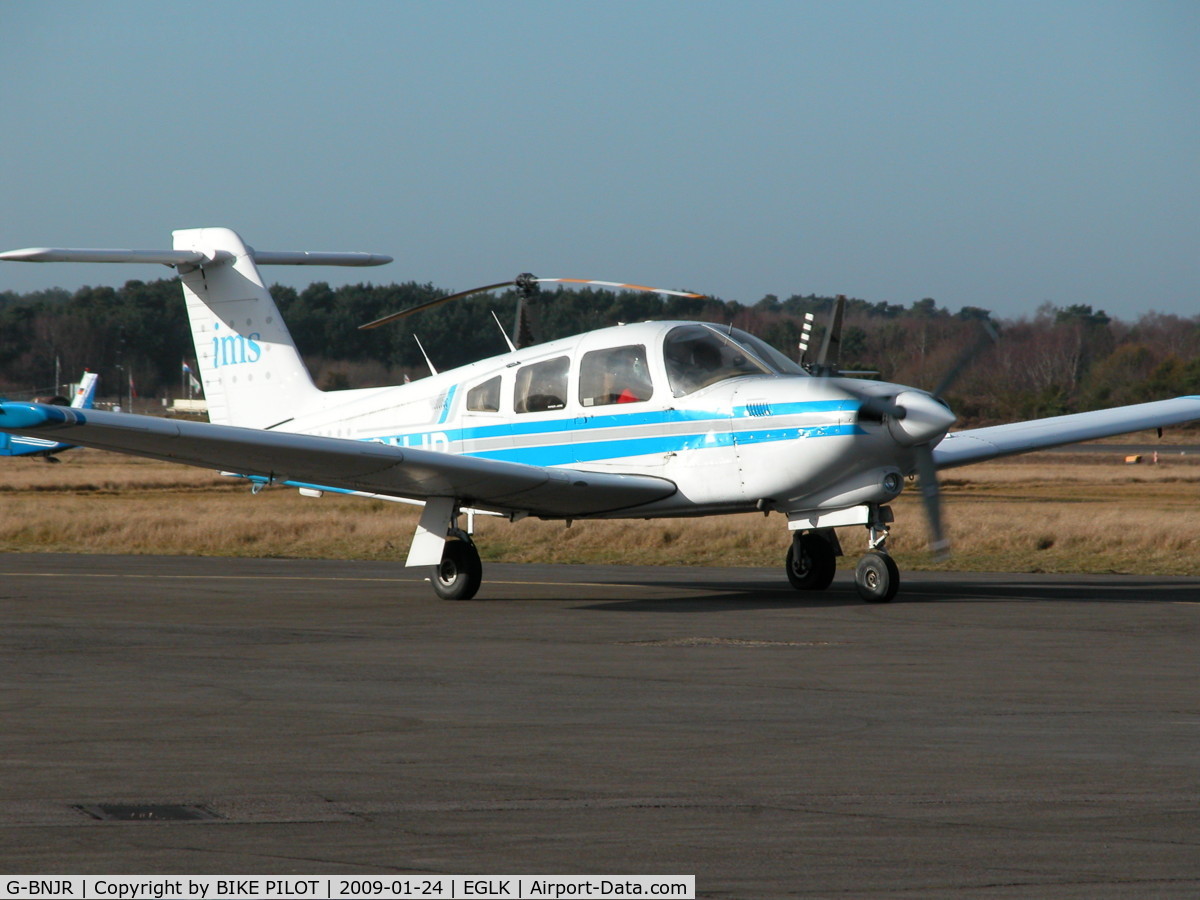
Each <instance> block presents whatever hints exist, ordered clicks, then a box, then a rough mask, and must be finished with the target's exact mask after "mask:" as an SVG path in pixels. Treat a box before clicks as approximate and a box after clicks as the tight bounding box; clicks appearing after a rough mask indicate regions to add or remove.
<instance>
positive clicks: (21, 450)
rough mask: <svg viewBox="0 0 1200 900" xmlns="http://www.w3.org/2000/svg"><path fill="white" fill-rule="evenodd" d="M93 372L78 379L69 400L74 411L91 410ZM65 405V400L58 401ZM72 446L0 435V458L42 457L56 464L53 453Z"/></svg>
mask: <svg viewBox="0 0 1200 900" xmlns="http://www.w3.org/2000/svg"><path fill="white" fill-rule="evenodd" d="M97 377H98V376H97V375H96V373H95V372H84V373H83V377H82V378H80V379H79V387H78V388H76V390H75V396H74V397H72V398H71V402H70V406H71V407H72V408H74V409H91V408H92V404H93V403H95V400H96V379H97ZM60 402H63V403H65V402H66V401H65V400H60ZM73 446H75V445H74V444H63V443H60V442H58V441H46V440H42V439H40V438H34V437H20V436H18V435H15V434H12V435H10V434H0V456H44V457H46V458H47V459H48V460H50V461H51V462H58V460H57V459H55V458H54V454H55V453H60V452H62V451H63V450H70V449H71V448H72V447H73Z"/></svg>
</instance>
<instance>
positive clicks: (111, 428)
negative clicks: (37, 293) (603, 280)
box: [0, 402, 675, 518]
mask: <svg viewBox="0 0 1200 900" xmlns="http://www.w3.org/2000/svg"><path fill="white" fill-rule="evenodd" d="M0 432H8V433H10V434H28V435H36V436H37V437H44V438H52V439H54V440H60V441H65V442H68V443H71V444H78V445H81V446H84V447H95V448H98V449H101V450H115V451H118V452H120V453H129V454H133V455H135V456H146V457H150V458H152V459H161V460H166V461H168V462H176V463H184V464H186V465H191V466H200V467H202V468H206V469H221V470H226V471H232V472H237V473H239V474H242V475H250V476H259V477H263V478H269V479H272V480H275V481H299V482H306V483H309V484H313V485H321V486H327V487H330V488H339V489H343V490H351V491H364V492H367V493H375V494H386V495H390V496H394V497H406V498H411V499H416V500H425V499H428V498H430V497H452V498H455V499H456V500H458V501H459V502H460V503H461V504H462V505H463V506H470V507H476V508H479V509H491V510H496V511H499V512H504V513H528V514H530V515H536V516H547V517H552V518H571V517H575V516H587V515H594V514H596V513H602V512H613V511H615V510H619V509H627V508H629V507H634V506H640V505H641V504H643V503H650V502H652V501H655V500H661V499H662V498H664V497H669V496H671V495H672V494H674V493H675V485H674V483H673V482H671V481H668V480H666V479H663V478H654V477H651V476H641V475H619V474H609V473H593V472H579V471H575V470H572V469H558V468H548V467H542V466H529V465H524V464H521V463H510V462H501V461H497V460H486V459H475V458H473V457H468V456H455V455H453V454H450V453H437V452H434V451H430V450H419V449H413V448H411V447H393V446H390V445H388V444H383V443H375V442H371V441H355V440H345V439H342V438H329V437H316V436H313V435H303V434H287V433H280V432H273V431H261V430H259V429H255V428H237V427H234V426H231V425H213V424H210V423H207V422H186V421H181V420H178V419H161V418H157V417H154V416H137V415H130V414H123V413H110V412H99V411H94V410H79V409H70V408H67V407H63V406H46V405H43V404H40V403H16V402H7V403H0Z"/></svg>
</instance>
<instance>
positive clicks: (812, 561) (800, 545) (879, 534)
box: [784, 506, 900, 603]
mask: <svg viewBox="0 0 1200 900" xmlns="http://www.w3.org/2000/svg"><path fill="white" fill-rule="evenodd" d="M858 521H859V523H861V522H862V519H859V520H858ZM891 521H892V510H891V508H890V507H887V506H871V507H870V510H869V514H868V516H867V522H866V525H867V529H868V531H869V532H870V539H869V541H868V548H869V549H868V550H867V552H866V553H865V554H864V555H863V557H862V559H860V560H859V561H858V565H857V566H856V567H855V569H854V589H855V590H856V591H857V592H858V596H859V597H861V598H862V599H863V600H865V601H867V602H868V603H887V602H888V601H889V600H891V599H892V598H893V597H895V596H896V591H897V590H898V589H899V587H900V570H899V568H897V566H896V562H895V560H893V559H892V557H891V556H890V555H889V554H888V552H887V546H886V545H887V538H888V524H889V523H890V522H891ZM838 524H842V523H838ZM847 524H848V523H847ZM841 553H842V550H841V547H840V545H839V543H838V538H837V533H836V532H835V531H834V530H833V529H832V528H815V529H813V530H811V531H805V532H797V533H796V534H795V535H794V536H793V537H792V546H791V547H789V548H788V552H787V562H786V564H785V566H784V571H785V572H786V573H787V578H788V581H789V582H790V583H791V585H792V587H794V588H795V589H796V590H798V591H823V590H825V589H826V588H827V587H829V585H830V583H831V582H832V581H833V575H834V571H835V569H836V567H837V557H838V556H840V555H841Z"/></svg>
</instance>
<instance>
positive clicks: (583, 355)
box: [0, 228, 1200, 602]
mask: <svg viewBox="0 0 1200 900" xmlns="http://www.w3.org/2000/svg"><path fill="white" fill-rule="evenodd" d="M0 260H9V261H29V262H55V261H61V262H121V263H128V262H151V263H162V264H166V265H168V266H173V267H175V268H176V269H177V270H178V272H179V275H180V280H181V281H182V283H183V293H184V298H185V300H186V305H187V311H188V316H189V318H190V320H191V328H192V337H193V340H194V342H195V346H196V356H197V359H198V361H199V368H200V374H201V378H202V381H203V385H204V393H205V396H206V397H207V399H208V405H209V417H210V420H211V422H210V423H198V422H187V421H181V420H175V419H163V418H156V417H150V416H137V415H129V414H120V413H106V412H92V411H81V410H74V409H65V408H62V407H54V406H43V405H40V404H36V403H21V402H5V403H0V431H3V432H8V433H12V434H23V435H33V436H37V437H47V438H54V439H56V440H62V441H66V442H70V443H73V444H81V445H84V446H89V447H98V448H101V449H105V450H114V451H119V452H123V453H130V454H134V455H139V456H146V457H152V458H155V459H162V460H169V461H173V462H179V463H184V464H188V465H194V466H202V467H205V468H212V469H220V470H225V471H228V472H231V473H237V474H240V475H242V476H245V477H247V478H250V479H251V480H252V481H253V482H254V483H255V484H254V486H255V488H258V487H261V486H262V485H263V484H284V485H291V486H295V487H298V488H299V489H300V491H301V492H302V493H305V494H308V495H317V494H320V493H322V492H326V491H334V492H340V493H347V494H353V495H356V496H363V497H370V498H375V499H385V500H397V501H401V502H410V503H411V502H415V503H419V504H421V505H423V507H424V509H423V512H422V514H421V518H420V522H419V525H418V526H417V529H416V534H415V535H414V537H413V540H412V544H411V547H410V550H409V553H408V558H407V565H409V566H428V567H432V571H431V581H432V583H433V587H434V590H435V591H436V592H437V594H438V595H439V596H441V597H444V598H447V599H469V598H470V597H472V596H474V595H475V593H476V591H477V590H478V589H479V587H480V583H481V580H482V571H483V570H482V565H481V563H480V559H479V553H478V551H477V550H476V548H475V545H474V543H473V541H472V537H471V535H470V534H469V533H468V531H467V530H465V529H464V528H463V527H462V526H461V524H460V522H461V519H462V516H463V513H467V519H468V521H470V518H471V515H472V514H474V513H487V514H493V515H499V516H504V517H506V518H508V519H510V520H512V521H514V522H515V521H518V520H520V519H523V518H525V517H527V516H535V517H538V518H543V519H556V520H566V521H567V522H570V521H571V520H574V519H588V518H597V519H652V518H659V517H690V516H701V515H724V514H732V513H747V512H755V511H757V512H760V513H766V514H770V513H776V514H778V515H780V516H781V518H782V519H783V520H784V521H785V522H786V524H787V528H788V530H789V531H790V532H791V534H792V539H791V546H790V548H789V549H788V551H787V558H786V573H787V577H788V579H789V581H790V582H791V583H792V584H793V585H794V586H795V587H796V588H797V589H799V590H808V591H818V590H823V589H825V588H826V587H828V586H829V584H830V582H831V580H832V578H833V575H834V570H835V566H836V557H837V556H838V555H841V553H842V551H841V547H840V544H839V541H838V537H837V535H836V532H835V531H834V528H835V527H841V526H849V525H861V526H865V528H866V545H867V549H866V552H865V554H864V555H863V556H862V558H861V560H860V561H859V563H858V565H857V567H856V570H855V585H856V588H857V590H858V593H859V594H860V596H862V597H863V599H865V600H867V601H875V602H881V601H887V600H890V599H892V597H893V596H894V595H895V593H896V589H897V587H898V585H899V574H898V572H897V569H896V565H895V563H894V562H893V560H892V558H891V557H890V556H889V555H888V553H887V549H886V547H887V544H886V542H887V537H888V531H889V525H890V523H891V521H892V515H891V511H890V509H889V507H888V506H887V504H888V502H889V501H891V500H893V499H894V498H895V497H896V496H897V495H899V494H900V492H901V490H902V489H903V487H904V479H905V476H908V475H913V474H916V475H918V476H919V478H920V481H921V491H922V494H923V496H924V498H925V504H926V509H927V511H928V514H929V521H930V531H931V534H932V539H933V543H934V547H935V549H939V550H940V549H941V548H943V547H944V544H945V539H944V536H943V534H942V527H941V524H940V522H941V516H940V501H939V499H938V490H937V475H936V472H937V470H938V469H942V468H947V467H952V466H961V465H966V464H968V463H974V462H980V461H983V460H989V459H996V458H997V457H1002V456H1009V455H1013V454H1018V453H1023V452H1026V451H1030V450H1038V449H1043V448H1047V447H1054V446H1059V445H1063V444H1069V443H1074V442H1077V441H1086V440H1091V439H1094V438H1099V437H1105V436H1109V435H1115V434H1123V433H1126V432H1130V431H1137V430H1141V429H1145V428H1154V427H1161V426H1165V425H1173V424H1178V423H1181V422H1187V421H1191V420H1194V419H1200V397H1196V396H1193V397H1178V398H1175V399H1172V400H1162V401H1158V402H1154V403H1142V404H1138V405H1135V406H1125V407H1119V408H1115V409H1108V410H1102V411H1098V412H1088V413H1079V414H1076V415H1070V416H1059V417H1055V418H1050V419H1041V420H1035V421H1028V422H1017V423H1013V424H1010V425H1000V426H994V427H990V428H977V429H971V430H967V431H960V432H955V433H948V431H949V428H950V426H951V425H952V424H953V423H954V421H955V415H954V413H953V412H951V411H950V410H949V408H948V407H947V406H946V405H945V404H944V403H943V402H942V401H941V400H940V399H938V397H937V396H936V394H937V393H939V392H937V391H935V392H934V393H929V392H926V391H922V390H918V389H916V388H912V387H906V386H903V385H897V384H887V383H883V382H878V381H865V380H859V379H848V378H842V377H837V375H836V369H834V370H833V371H834V373H835V374H828V372H829V367H828V366H825V367H823V368H820V369H817V371H819V372H824V373H826V374H822V375H819V376H814V375H813V374H812V373H810V372H809V371H808V370H806V369H805V368H804V367H802V366H800V365H799V364H797V363H795V362H793V361H792V360H791V359H790V358H788V357H787V356H785V355H784V354H783V353H780V352H779V351H778V350H776V349H774V348H772V347H770V346H768V345H767V344H766V343H764V342H763V341H761V340H759V339H757V338H755V337H752V336H751V335H749V334H746V333H744V332H742V331H739V330H737V329H734V328H728V327H723V326H717V325H712V324H709V323H705V322H643V323H639V324H631V325H618V326H615V327H611V328H603V329H600V330H598V331H591V332H587V333H585V334H580V335H576V336H574V337H568V338H563V339H561V340H556V341H551V342H548V343H544V344H540V345H536V346H530V347H524V348H520V349H514V350H512V351H510V352H508V353H505V354H503V355H501V356H497V357H493V358H490V359H484V360H481V361H479V362H475V363H472V364H470V365H466V366H462V367H461V368H457V369H454V370H452V371H446V372H440V373H437V374H433V375H431V376H430V377H428V378H424V379H421V380H418V381H415V382H412V383H411V384H404V385H398V386H395V387H380V388H367V389H360V390H345V391H329V392H323V391H320V390H318V389H317V388H316V387H315V386H314V385H313V382H312V379H311V378H310V376H309V373H308V371H307V370H306V369H305V367H304V365H303V363H302V361H301V359H300V355H299V353H298V352H297V350H296V347H295V345H294V344H293V342H292V339H291V336H290V335H289V333H288V330H287V328H286V326H285V325H284V323H283V321H282V319H281V317H280V314H279V310H278V309H277V308H276V306H275V304H274V302H273V301H272V299H271V296H270V294H269V292H268V291H267V289H266V288H265V287H264V285H263V281H262V278H261V277H260V275H259V271H258V267H259V266H261V265H269V264H284V265H289V264H290V265H305V264H323V265H354V266H371V265H379V264H382V263H386V262H389V261H390V258H389V257H386V256H378V255H372V254H365V253H307V252H298V253H292V252H263V251H257V250H254V249H252V248H250V247H248V246H246V245H245V244H244V243H243V242H242V240H241V238H240V237H239V236H238V235H237V234H236V233H234V232H233V231H230V230H229V229H225V228H198V229H187V230H181V231H176V232H174V249H173V250H169V251H142V250H79V249H49V248H34V249H28V250H14V251H9V252H7V253H2V254H0ZM540 280H545V281H564V280H566V279H540ZM499 286H503V285H499ZM491 287H497V286H495V285H493V286H491ZM647 290H651V289H647ZM465 293H472V292H465ZM822 362H824V360H822Z"/></svg>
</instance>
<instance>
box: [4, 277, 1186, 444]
mask: <svg viewBox="0 0 1200 900" xmlns="http://www.w3.org/2000/svg"><path fill="white" fill-rule="evenodd" d="M270 290H271V294H272V296H273V297H274V298H275V302H276V303H277V304H278V306H279V308H280V311H281V313H282V314H283V317H284V320H285V321H286V322H287V323H288V326H289V328H290V329H291V332H292V335H293V337H294V338H295V340H296V344H297V346H298V347H299V348H300V351H301V353H302V354H303V355H304V357H305V361H306V362H307V363H308V366H309V369H310V371H312V373H313V377H314V379H315V380H316V381H317V383H318V385H320V386H321V387H322V388H325V389H337V388H346V387H366V386H371V385H376V384H391V383H396V382H399V381H401V380H403V378H404V377H409V378H418V377H422V376H424V375H425V374H427V372H428V369H427V366H426V362H425V359H424V357H423V356H422V354H421V350H420V348H419V347H418V344H417V341H416V340H415V338H419V339H420V341H421V343H422V344H423V345H424V346H425V348H426V349H427V350H428V352H429V355H430V357H431V360H432V362H433V364H434V365H435V366H436V367H437V368H438V369H439V370H444V369H449V368H452V367H454V366H458V365H462V364H464V363H468V362H471V361H474V360H477V359H481V358H484V357H487V356H491V355H495V354H497V353H501V352H503V351H504V350H506V349H507V348H506V345H505V343H504V338H503V336H502V335H501V333H500V330H499V328H498V327H497V326H496V323H495V321H493V314H495V316H496V318H498V319H499V321H500V322H501V323H503V325H504V327H505V328H506V329H508V330H509V331H510V332H511V330H512V324H513V319H514V317H515V311H516V304H517V300H516V295H515V293H513V292H511V291H509V292H505V293H494V294H485V295H477V296H474V297H469V298H467V299H465V300H460V301H457V302H454V303H448V304H445V305H443V306H439V307H435V308H434V309H431V310H428V311H426V312H424V313H421V314H419V315H416V316H412V317H408V318H405V319H401V320H399V321H398V322H395V323H393V324H391V325H386V326H383V327H381V328H377V329H373V330H370V331H360V330H359V329H358V326H359V325H361V324H363V323H365V322H369V321H371V320H373V319H376V318H379V317H381V316H383V315H386V314H388V313H390V312H395V311H397V310H400V309H404V308H407V307H410V306H415V305H417V304H419V303H423V302H426V301H428V300H432V299H436V298H437V297H440V296H443V295H444V294H446V293H448V292H447V291H444V290H443V289H441V288H438V287H435V286H434V285H432V284H418V283H416V282H407V283H404V284H389V285H372V284H356V285H347V286H344V287H339V288H333V287H330V286H329V285H328V284H327V283H325V282H316V283H313V284H311V285H309V286H308V287H306V288H304V289H303V290H296V289H294V288H291V287H284V286H280V285H274V286H272V287H271V289H270ZM833 303H834V299H833V298H831V297H820V296H816V295H812V294H810V295H807V296H802V295H798V294H797V295H792V296H790V297H787V298H786V299H780V298H779V297H777V296H775V295H768V296H766V297H764V298H763V299H762V300H760V301H759V302H757V303H755V304H753V305H744V304H740V303H736V302H732V301H725V300H720V299H717V298H700V299H695V298H686V297H661V296H659V295H657V294H649V293H641V292H634V291H610V290H599V289H585V290H570V289H563V288H560V289H557V290H545V289H543V290H542V291H541V292H540V293H539V295H538V297H537V299H536V301H535V302H534V303H533V305H532V307H531V310H530V319H531V328H532V332H533V335H534V337H535V338H536V339H537V340H540V341H546V340H552V339H554V338H558V337H564V336H566V335H569V334H575V333H579V332H581V331H587V330H590V329H593V328H600V327H603V326H606V325H612V324H616V323H617V322H637V321H643V320H646V319H691V320H701V321H710V322H718V323H721V324H732V325H733V326H735V327H737V328H742V329H744V330H746V331H749V332H751V333H752V334H756V335H758V336H759V337H761V338H763V339H765V340H766V341H767V342H768V343H771V344H772V345H774V346H775V347H778V348H779V349H781V350H783V351H784V352H785V353H788V355H790V356H793V357H795V356H796V353H797V343H798V341H799V340H800V336H801V328H802V325H803V321H804V315H805V314H806V313H813V314H814V315H815V325H816V327H815V334H814V339H813V341H812V347H811V349H810V351H809V357H810V359H811V358H812V357H813V356H814V355H815V353H816V349H817V348H818V347H819V346H820V340H821V337H822V333H823V330H824V328H825V326H826V324H827V322H828V318H829V316H830V311H831V309H832V307H833ZM989 318H990V315H989V312H988V311H987V310H985V309H981V308H978V307H971V306H967V307H963V308H962V309H960V310H958V311H951V310H948V309H945V308H942V307H939V306H938V305H937V303H936V301H935V300H933V299H931V298H924V299H922V300H918V301H916V302H914V303H912V304H911V305H909V306H904V305H899V304H892V303H887V302H869V301H866V300H861V299H850V300H848V301H847V304H846V312H845V322H844V327H843V331H842V341H841V354H840V355H841V359H840V360H839V362H840V364H841V367H842V368H843V369H862V370H870V371H874V372H878V376H877V377H879V378H881V379H883V380H887V381H895V382H899V383H902V384H910V385H915V386H917V387H922V388H926V389H932V388H933V387H934V386H935V385H937V384H938V383H939V382H940V381H941V379H942V377H943V376H944V375H945V374H946V373H947V372H948V371H949V370H950V369H951V368H952V367H954V365H955V364H956V361H957V360H959V359H960V357H962V356H963V355H964V353H968V352H969V351H970V350H971V348H972V347H975V348H977V352H975V353H974V354H972V358H971V359H970V360H969V362H968V365H967V368H966V369H965V370H964V372H963V374H962V377H961V378H959V379H958V380H957V381H956V382H955V384H954V385H953V387H952V388H951V389H950V391H949V395H948V397H947V398H946V399H947V400H948V401H949V402H950V403H951V405H952V406H953V407H954V409H955V410H956V411H958V412H959V413H960V415H962V416H963V417H964V418H966V419H969V420H972V421H1003V420H1006V419H1012V418H1030V417H1036V416H1045V415H1057V414H1061V413H1067V412H1074V411H1079V410H1086V409H1095V408H1100V407H1104V406H1114V405H1120V404H1126V403H1137V402H1142V401H1146V400H1155V399H1161V398H1165V397H1172V396H1177V395H1179V394H1200V315H1198V316H1194V317H1191V318H1185V317H1180V316H1176V315H1163V314H1159V313H1154V312H1147V313H1145V314H1143V315H1141V316H1140V317H1139V318H1138V319H1137V320H1136V321H1133V322H1125V321H1121V320H1119V319H1116V318H1113V317H1110V316H1108V315H1106V314H1105V313H1104V312H1103V311H1097V310H1093V308H1092V307H1091V306H1087V305H1074V306H1068V307H1056V306H1053V305H1050V304H1044V305H1043V306H1041V307H1040V308H1039V309H1038V310H1037V311H1036V312H1035V313H1034V314H1033V315H1031V316H1026V317H1022V318H1018V319H1013V320H1000V321H997V322H995V323H994V324H995V325H996V326H997V329H998V331H999V333H1000V340H999V341H998V342H997V343H995V344H994V345H993V344H991V343H990V342H989V343H988V346H986V347H985V346H982V345H980V344H979V343H978V340H979V334H980V330H981V321H982V320H987V319H989ZM185 362H187V363H189V364H191V365H192V366H193V368H194V365H195V351H194V349H193V347H192V344H191V337H190V334H189V329H188V324H187V318H186V315H185V313H184V310H183V304H182V297H181V291H180V287H179V283H178V280H177V279H174V278H167V279H161V280H158V281H151V282H143V281H129V282H127V283H126V284H125V285H124V286H123V287H119V288H113V287H84V288H81V289H79V290H78V291H75V292H74V293H71V292H68V291H64V290H60V289H53V290H47V291H37V292H32V293H27V294H17V293H15V292H12V291H6V292H0V394H4V395H6V396H9V397H19V396H32V395H35V394H45V393H56V392H58V390H61V388H59V389H56V388H54V387H53V385H54V380H55V373H56V371H59V372H61V377H62V378H63V380H74V379H77V378H78V376H79V373H80V372H82V371H83V369H85V368H87V369H90V370H92V371H94V372H99V373H100V376H101V393H102V394H107V395H111V396H114V397H115V396H116V395H117V394H118V392H119V391H120V393H122V394H124V393H126V385H127V384H128V382H129V381H130V380H132V383H133V385H134V390H135V391H136V394H137V396H138V397H140V398H141V399H142V404H143V405H145V404H146V403H147V402H148V401H151V400H152V399H157V398H162V397H176V396H179V395H180V393H181V389H182V381H181V368H182V364H183V363H185Z"/></svg>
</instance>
